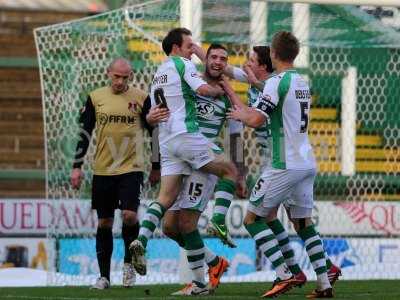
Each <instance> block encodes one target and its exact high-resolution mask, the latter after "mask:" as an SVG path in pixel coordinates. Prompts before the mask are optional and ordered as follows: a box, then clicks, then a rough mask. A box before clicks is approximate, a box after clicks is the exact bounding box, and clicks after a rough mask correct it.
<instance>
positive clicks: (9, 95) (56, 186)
mask: <svg viewBox="0 0 400 300" xmlns="http://www.w3.org/2000/svg"><path fill="white" fill-rule="evenodd" d="M141 2H144V1H130V4H133V5H135V4H138V3H141ZM151 2H155V4H152V3H151ZM161 2H162V3H161V4H159V3H158V2H157V1H150V4H148V5H143V6H142V7H141V9H131V10H130V9H128V8H127V9H123V10H116V11H113V12H109V13H108V12H107V10H108V9H112V8H118V7H119V6H121V5H122V4H123V1H108V2H106V1H104V2H102V1H79V2H76V3H75V4H73V5H72V4H71V3H70V2H69V1H48V2H47V1H41V2H40V3H41V4H37V5H36V6H35V2H34V1H33V2H32V1H26V2H24V1H19V2H18V3H19V6H18V7H16V6H15V3H14V2H12V1H1V2H0V4H1V5H2V6H1V20H0V22H1V31H0V39H1V41H2V43H1V44H2V47H1V48H0V88H1V93H0V97H1V108H0V124H1V126H0V134H1V138H2V141H3V142H2V143H1V146H0V147H1V148H0V151H1V154H2V155H1V160H0V166H1V172H0V197H1V199H0V218H1V220H0V221H1V222H0V224H1V227H0V237H1V238H0V251H1V252H0V263H1V265H2V267H4V268H6V267H12V266H16V267H34V268H35V267H36V268H39V269H45V270H48V271H49V272H48V274H49V276H48V279H47V283H49V284H60V283H62V282H65V280H67V279H68V280H69V281H68V282H71V283H73V284H89V282H90V281H91V280H92V279H93V278H94V277H93V276H95V274H96V264H95V258H94V255H93V257H92V256H90V255H91V254H90V252H92V253H93V254H94V250H93V251H87V249H88V247H90V248H93V249H94V246H93V245H94V241H93V240H92V239H90V237H92V236H93V232H94V228H95V224H96V220H95V219H94V217H93V214H91V212H90V210H89V207H88V205H89V202H88V201H87V199H88V197H90V195H89V194H88V191H89V188H90V186H89V180H87V182H86V184H85V185H84V187H83V188H82V189H81V191H80V192H79V193H77V192H73V191H72V190H71V189H70V187H69V184H68V175H69V171H70V167H71V158H72V157H71V155H72V152H71V151H72V149H74V146H75V143H76V139H75V138H74V136H75V133H76V132H77V114H78V109H79V107H80V106H81V105H82V103H83V101H84V98H85V93H86V92H87V91H88V90H91V89H93V88H95V87H97V86H98V85H101V84H102V83H104V82H105V81H104V80H105V78H104V76H103V71H104V66H105V65H106V63H107V61H109V60H110V59H111V58H112V55H124V56H127V57H129V58H130V59H131V61H132V63H133V66H134V68H135V70H136V76H135V81H137V82H139V83H140V84H141V86H142V87H143V88H147V84H148V82H149V80H150V79H151V74H152V72H154V70H155V68H156V66H157V65H158V64H159V63H160V61H161V60H162V59H163V55H162V53H161V51H160V48H159V45H158V44H157V43H158V42H159V40H160V39H161V38H162V36H163V34H164V33H165V32H166V31H167V30H168V29H169V28H171V27H173V26H177V25H179V13H180V10H179V1H161ZM10 3H11V4H10ZM32 3H33V4H32ZM203 8H204V11H203V17H202V23H203V24H202V28H203V30H202V33H201V40H202V42H203V43H204V46H206V45H207V44H209V43H211V42H221V43H224V44H226V45H227V46H228V48H229V49H230V52H231V58H230V62H231V63H232V64H236V65H241V64H242V63H243V62H244V61H245V60H246V55H247V53H248V50H249V44H250V42H251V41H250V39H249V36H250V32H249V22H250V18H249V1H242V0H235V1H203ZM101 12H104V14H102V15H99V16H96V13H101ZM292 12H293V9H292V4H289V3H274V2H273V3H269V5H268V19H267V28H268V30H267V36H266V37H265V40H266V41H269V40H270V37H271V36H272V34H273V32H275V31H276V30H281V29H286V30H291V28H292V23H293V22H292V19H293V14H292ZM388 12H391V14H392V18H390V17H389V19H392V22H388V21H387V20H386V21H385V18H387V14H388ZM310 14H311V19H310V28H311V31H312V34H310V37H309V40H308V41H307V42H305V44H307V45H308V46H309V51H310V57H309V62H308V64H307V66H303V67H302V68H301V71H302V73H303V74H304V75H305V76H307V77H308V78H309V79H310V83H311V86H312V90H313V106H312V108H311V121H310V130H309V132H310V137H311V139H312V142H313V145H314V147H315V152H316V155H317V158H318V162H319V170H320V173H319V176H318V178H317V182H316V186H315V193H316V199H317V200H318V202H317V203H316V211H317V214H316V215H315V219H316V221H317V222H318V223H319V229H320V231H321V234H322V235H323V236H324V237H326V239H325V243H326V244H325V245H326V247H327V251H328V253H329V254H330V256H331V257H332V258H333V261H334V262H336V263H338V264H339V265H341V267H342V268H343V270H344V275H345V276H344V277H345V278H348V279H349V278H352V279H373V278H380V279H383V278H399V277H400V266H399V263H398V260H397V259H396V256H398V255H399V253H400V242H399V240H398V237H399V233H400V212H399V210H400V206H399V205H398V203H399V202H398V201H399V200H400V180H398V178H397V176H398V173H399V172H400V151H399V148H398V147H399V146H400V145H399V128H400V124H399V123H400V121H399V120H400V119H399V118H398V114H399V112H400V105H399V95H400V82H399V81H400V79H399V78H400V76H399V75H400V74H399V73H400V68H399V64H398V62H399V57H400V50H399V49H400V44H399V43H400V32H399V31H398V29H399V26H398V25H396V18H398V10H397V9H392V8H390V9H389V8H388V9H386V8H385V9H383V10H382V9H377V8H371V7H361V8H360V7H355V6H336V5H311V6H310ZM92 15H93V16H92ZM389 15H390V13H389ZM87 16H92V17H91V18H89V19H85V20H81V21H76V22H72V23H69V24H66V25H61V26H55V27H43V28H42V29H39V30H37V31H36V36H37V42H38V49H39V51H40V59H41V66H42V84H43V92H44V93H43V94H42V92H41V86H40V77H39V69H38V67H39V63H38V60H37V58H36V55H37V51H36V47H35V44H34V37H33V31H32V30H33V29H34V28H38V27H42V26H45V25H49V24H55V23H60V22H65V21H68V20H75V19H78V18H82V17H87ZM127 20H128V21H127ZM121 22H122V24H124V25H123V26H121ZM388 23H391V24H390V25H391V26H389V25H387V24H388ZM396 26H397V27H396ZM77 66H79V72H78V71H76V69H74V67H77ZM349 67H355V68H356V70H357V85H356V93H357V98H356V100H357V101H356V124H354V125H355V128H356V137H355V144H354V145H353V146H354V153H355V172H354V173H353V174H350V175H349V174H346V175H343V166H342V154H343V153H345V152H346V151H347V150H346V149H344V150H343V143H345V138H346V132H344V134H343V132H342V124H343V122H344V120H346V119H347V118H351V116H346V115H344V116H343V117H342V92H343V88H342V79H343V77H345V76H347V73H348V68H349ZM102 70H103V71H102ZM234 86H235V89H236V91H237V92H238V93H239V94H240V95H241V97H242V98H243V99H245V93H246V90H247V86H246V85H243V84H236V83H235V84H234ZM42 98H43V101H42ZM43 112H44V115H43ZM43 118H44V119H43ZM43 120H45V123H44V121H43ZM251 137H252V132H251V131H250V130H247V131H246V132H245V133H244V138H245V139H246V148H245V162H246V165H247V166H248V168H249V173H250V174H252V175H253V176H254V175H255V174H256V173H257V171H258V168H257V167H258V162H259V155H258V153H257V151H256V149H255V143H254V141H252V139H251ZM349 151H350V150H349ZM45 153H47V156H46V155H45ZM88 161H90V156H89V158H88ZM46 168H47V176H46V172H45V171H46ZM85 168H86V170H87V171H88V172H89V173H90V170H89V163H86V165H85ZM88 178H89V177H88ZM253 183H254V177H253V178H252V177H249V178H248V185H249V187H251V186H252V184H253ZM46 187H47V194H46ZM155 194H156V191H155V190H151V189H149V187H146V189H145V198H146V199H152V198H153V197H154V195H155ZM46 196H47V197H48V198H47V200H46ZM71 199H72V200H71ZM79 199H82V200H79ZM144 205H146V202H144ZM244 208H245V201H240V200H238V201H236V202H235V203H234V204H233V207H232V209H231V212H230V215H229V220H230V224H231V226H232V231H233V233H234V234H235V235H236V236H237V237H238V238H239V239H238V241H240V243H241V247H239V249H238V251H237V252H229V251H226V249H224V248H223V247H221V246H220V245H219V244H218V242H217V241H215V240H212V239H210V240H207V242H208V243H209V245H210V247H212V248H213V247H215V249H216V251H219V252H220V253H224V254H225V255H227V256H228V258H230V259H235V263H236V264H237V268H236V267H235V268H232V270H231V273H228V274H227V275H228V276H227V277H226V280H229V281H249V280H250V281H257V280H260V281H262V280H271V279H273V278H272V273H271V272H265V271H263V270H269V266H268V265H266V264H265V262H264V261H263V260H262V259H260V258H259V257H258V256H257V252H256V249H255V248H254V245H253V244H252V242H251V241H250V240H248V239H246V238H240V237H243V236H244V235H245V234H244V231H243V228H241V226H240V224H241V220H242V218H243V213H244ZM208 210H209V211H210V210H211V207H209V208H208ZM206 221H207V219H206V217H204V218H203V219H202V223H201V226H202V228H204V225H205V224H206ZM119 225H120V223H118V222H117V224H116V226H115V228H118V226H119ZM116 231H118V230H116ZM291 233H292V234H293V231H291ZM32 236H34V238H32ZM21 237H22V238H21ZM28 237H30V238H28ZM87 238H89V239H87ZM119 243H120V241H116V245H119ZM293 245H295V248H296V255H298V257H299V258H300V260H301V264H302V266H303V267H304V268H305V269H306V270H307V271H308V272H310V271H311V269H310V266H309V262H308V261H307V260H306V259H305V258H304V253H302V251H301V249H300V248H301V247H300V246H301V245H300V243H299V241H298V240H296V239H294V240H293ZM160 248H163V249H166V248H168V249H171V250H170V251H166V252H165V253H163V254H162V255H160V254H159V251H157V249H160ZM154 249H155V250H154V251H152V250H151V251H150V256H152V255H154V256H152V257H151V258H150V260H151V266H152V267H151V268H152V270H153V271H154V276H153V275H152V276H150V277H148V278H143V279H141V280H142V282H150V283H156V282H176V281H178V280H179V278H178V276H177V275H176V274H177V273H178V272H177V270H178V266H179V263H182V262H181V261H180V259H179V252H178V249H177V247H176V246H175V245H174V244H173V243H172V242H169V241H167V240H165V239H155V240H154ZM249 249H252V250H250V251H249ZM114 254H115V256H114V268H113V270H115V271H116V272H115V277H114V280H115V281H116V282H118V281H119V280H120V274H119V272H118V270H120V264H121V258H122V254H121V249H120V247H117V249H116V251H115V253H114ZM389 267H391V268H392V270H393V271H392V272H387V270H388V269H389ZM53 271H59V272H61V273H62V274H63V275H57V276H54V274H53ZM256 271H261V273H256V274H257V275H254V274H255V273H254V272H256ZM165 274H169V275H168V276H164V275H165ZM173 274H175V275H173ZM310 274H311V272H310ZM77 275H78V276H77ZM87 275H89V276H87Z"/></svg>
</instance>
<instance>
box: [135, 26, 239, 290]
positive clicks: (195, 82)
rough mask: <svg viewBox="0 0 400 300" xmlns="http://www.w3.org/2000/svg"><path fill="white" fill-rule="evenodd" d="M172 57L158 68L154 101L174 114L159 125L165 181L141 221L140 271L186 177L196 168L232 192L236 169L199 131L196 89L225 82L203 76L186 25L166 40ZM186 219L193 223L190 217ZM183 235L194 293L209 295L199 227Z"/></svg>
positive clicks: (215, 92)
mask: <svg viewBox="0 0 400 300" xmlns="http://www.w3.org/2000/svg"><path fill="white" fill-rule="evenodd" d="M162 46H163V50H164V52H165V53H166V54H167V55H168V58H167V60H166V61H165V62H164V63H163V64H162V65H161V66H160V67H159V68H158V70H157V72H156V74H155V76H154V79H153V82H152V85H151V92H150V97H151V102H152V106H155V105H158V106H159V107H160V108H163V107H164V108H165V107H166V108H168V109H169V112H170V116H169V118H168V119H167V120H165V121H164V122H161V123H160V124H159V125H158V126H159V144H160V155H161V186H160V193H159V197H158V201H156V202H153V203H151V204H150V206H149V208H148V210H147V212H146V214H145V216H144V218H143V220H142V223H141V226H140V231H139V236H138V239H137V240H135V241H133V242H132V244H131V247H130V249H131V252H132V261H133V265H134V267H135V269H136V271H137V272H138V273H139V274H141V275H144V274H146V260H145V249H146V245H147V242H148V240H149V238H150V237H151V236H152V234H153V232H154V230H155V228H156V227H157V226H158V224H159V222H160V220H161V219H162V217H163V215H164V213H165V211H166V210H167V209H169V208H170V207H171V206H172V204H173V203H174V201H175V199H176V198H177V196H178V194H179V192H180V191H181V183H182V176H183V175H189V174H190V173H191V171H192V169H196V170H201V171H204V172H206V173H211V174H214V175H217V176H218V177H220V178H223V179H224V180H226V182H227V183H229V188H231V189H232V190H233V191H234V190H235V185H236V183H235V182H236V176H237V174H236V173H237V171H236V168H235V166H234V165H233V163H232V162H226V161H225V160H224V158H223V156H222V155H218V154H215V153H214V151H213V150H214V149H217V148H218V147H216V146H215V145H213V144H212V143H211V142H210V141H209V140H208V139H207V138H206V137H204V136H203V135H202V134H201V133H200V131H199V124H198V121H197V117H196V107H195V93H196V94H199V95H201V96H211V97H217V96H221V95H223V94H224V91H223V89H222V88H221V87H220V86H211V85H209V84H207V83H206V82H205V81H204V80H203V79H201V78H200V77H199V76H198V72H197V70H196V67H195V66H194V64H193V63H192V62H191V61H190V58H191V56H192V54H193V42H192V39H191V32H190V31H189V30H187V29H185V28H175V29H173V30H171V31H170V32H169V33H168V34H167V36H166V37H165V38H164V40H163V42H162ZM187 222H191V220H190V218H189V219H188V220H187ZM182 239H183V241H184V244H185V249H186V250H187V253H188V256H193V257H195V258H196V260H198V262H197V264H198V268H196V270H195V274H194V278H193V286H194V288H193V289H192V294H207V293H208V289H207V287H206V286H205V282H204V269H203V265H204V244H203V241H202V239H201V237H200V234H199V232H198V230H197V227H196V229H195V230H193V231H191V232H184V233H183V234H182Z"/></svg>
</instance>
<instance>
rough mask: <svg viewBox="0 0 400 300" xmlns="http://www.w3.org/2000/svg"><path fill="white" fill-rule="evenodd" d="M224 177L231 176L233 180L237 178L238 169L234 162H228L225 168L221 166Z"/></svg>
mask: <svg viewBox="0 0 400 300" xmlns="http://www.w3.org/2000/svg"><path fill="white" fill-rule="evenodd" d="M221 170H222V173H223V177H226V178H229V179H231V180H233V181H236V180H237V177H238V170H237V168H236V166H235V165H234V164H233V163H232V162H228V163H226V164H225V165H224V166H223V168H221Z"/></svg>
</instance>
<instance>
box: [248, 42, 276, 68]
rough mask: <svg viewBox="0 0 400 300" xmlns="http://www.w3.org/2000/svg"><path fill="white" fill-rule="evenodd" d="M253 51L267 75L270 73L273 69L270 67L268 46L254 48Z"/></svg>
mask: <svg viewBox="0 0 400 300" xmlns="http://www.w3.org/2000/svg"><path fill="white" fill-rule="evenodd" d="M253 51H254V52H255V53H257V57H258V63H259V64H260V65H265V70H266V71H267V72H268V73H272V72H273V71H274V68H273V67H272V61H271V57H270V56H269V46H254V47H253Z"/></svg>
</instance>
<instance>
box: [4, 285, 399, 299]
mask: <svg viewBox="0 0 400 300" xmlns="http://www.w3.org/2000/svg"><path fill="white" fill-rule="evenodd" d="M270 286H271V283H229V284H228V283H222V284H221V285H220V287H219V288H218V289H217V291H216V292H215V293H214V294H213V295H210V296H199V297H196V298H200V299H204V300H206V299H215V300H223V299H227V300H228V299H238V300H239V299H260V296H261V295H262V294H263V293H264V292H265V291H266V290H267V289H269V287H270ZM180 287H181V286H178V285H146V286H143V285H142V286H136V287H134V288H131V289H126V288H123V287H120V286H113V287H112V288H111V289H109V290H103V291H98V290H89V288H88V287H37V288H0V299H1V300H23V299H26V300H98V299H99V300H100V299H101V300H119V299H126V300H128V299H129V300H134V299H137V300H153V299H182V298H183V299H184V298H185V297H182V296H180V297H172V296H170V294H171V293H172V292H175V291H177V290H178V289H179V288H180ZM314 288H315V282H310V283H308V284H307V285H306V286H305V287H303V288H295V289H292V290H291V291H289V292H288V293H287V294H285V295H282V296H280V297H279V299H287V300H296V299H305V295H306V294H308V293H309V292H311V291H312V290H313V289H314ZM335 299H355V300H358V299H359V300H361V299H362V300H370V299H371V300H372V299H373V300H375V299H377V300H399V299H400V282H399V281H395V280H369V281H339V282H337V283H336V285H335Z"/></svg>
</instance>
